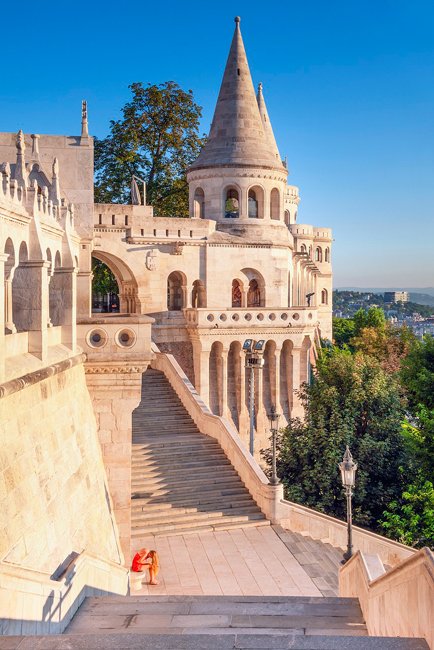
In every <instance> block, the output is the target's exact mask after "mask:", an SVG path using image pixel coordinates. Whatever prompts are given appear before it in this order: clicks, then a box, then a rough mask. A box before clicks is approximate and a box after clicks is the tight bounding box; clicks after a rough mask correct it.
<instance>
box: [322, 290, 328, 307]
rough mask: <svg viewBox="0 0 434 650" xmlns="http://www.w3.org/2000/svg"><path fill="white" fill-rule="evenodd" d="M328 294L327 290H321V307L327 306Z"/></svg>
mask: <svg viewBox="0 0 434 650" xmlns="http://www.w3.org/2000/svg"><path fill="white" fill-rule="evenodd" d="M328 297H329V296H328V292H327V289H323V290H322V291H321V304H322V305H328Z"/></svg>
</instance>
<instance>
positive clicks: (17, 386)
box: [0, 355, 122, 573]
mask: <svg viewBox="0 0 434 650" xmlns="http://www.w3.org/2000/svg"><path fill="white" fill-rule="evenodd" d="M83 358H84V357H83V355H78V356H76V357H74V358H72V359H68V360H66V361H64V362H61V363H58V364H56V365H54V366H50V367H48V368H45V369H43V370H41V371H38V372H34V373H32V374H30V375H27V376H25V377H22V378H20V379H18V380H15V381H14V382H9V383H8V384H3V386H1V387H0V435H1V446H0V558H1V559H2V560H4V561H6V562H13V563H15V564H18V565H20V566H22V567H27V568H32V569H35V570H38V571H43V572H48V573H52V572H53V571H54V570H55V569H56V568H57V567H58V565H60V563H62V562H63V561H64V560H65V558H66V557H67V556H68V555H69V554H70V553H71V552H72V551H75V552H77V553H80V552H82V551H84V550H86V551H87V552H89V553H93V554H94V555H96V556H98V557H103V558H106V559H107V560H109V561H112V562H116V563H119V562H120V561H121V560H122V558H121V554H120V551H119V545H118V534H117V529H116V526H115V524H114V521H113V518H112V516H111V506H110V497H109V494H108V490H107V485H106V474H105V469H104V465H103V461H102V455H101V450H100V446H99V443H98V436H97V431H96V424H95V417H94V414H93V410H92V404H91V400H90V397H89V393H88V390H87V388H86V382H85V377H84V371H83Z"/></svg>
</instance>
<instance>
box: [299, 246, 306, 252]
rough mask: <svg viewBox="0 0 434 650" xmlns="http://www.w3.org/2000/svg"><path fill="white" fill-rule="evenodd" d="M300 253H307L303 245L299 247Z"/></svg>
mask: <svg viewBox="0 0 434 650" xmlns="http://www.w3.org/2000/svg"><path fill="white" fill-rule="evenodd" d="M300 253H307V249H306V246H305V245H304V244H302V245H301V246H300Z"/></svg>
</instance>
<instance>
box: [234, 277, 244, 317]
mask: <svg viewBox="0 0 434 650" xmlns="http://www.w3.org/2000/svg"><path fill="white" fill-rule="evenodd" d="M243 306H244V284H243V282H242V281H241V280H239V279H238V278H235V279H234V280H232V308H235V309H237V308H241V307H243Z"/></svg>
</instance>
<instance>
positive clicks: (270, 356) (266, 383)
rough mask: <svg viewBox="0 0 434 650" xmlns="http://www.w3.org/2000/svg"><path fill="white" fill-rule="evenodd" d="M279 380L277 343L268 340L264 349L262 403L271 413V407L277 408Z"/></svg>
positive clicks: (267, 411) (266, 410)
mask: <svg viewBox="0 0 434 650" xmlns="http://www.w3.org/2000/svg"><path fill="white" fill-rule="evenodd" d="M277 385H278V382H277V380H276V343H275V342H274V341H272V340H269V341H267V343H266V344H265V350H264V369H263V381H262V404H263V405H264V409H265V412H266V413H270V411H271V407H272V406H274V408H275V409H276V410H277V408H276V407H277V404H278V398H279V396H278V395H277V394H276V388H277Z"/></svg>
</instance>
